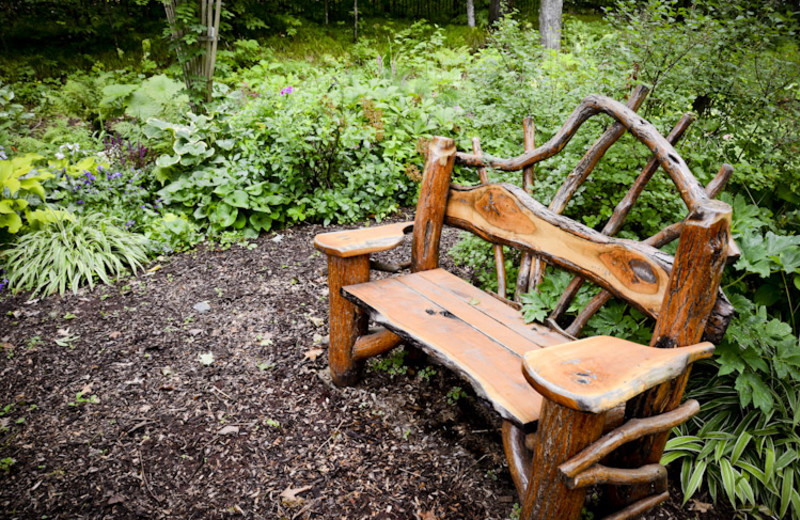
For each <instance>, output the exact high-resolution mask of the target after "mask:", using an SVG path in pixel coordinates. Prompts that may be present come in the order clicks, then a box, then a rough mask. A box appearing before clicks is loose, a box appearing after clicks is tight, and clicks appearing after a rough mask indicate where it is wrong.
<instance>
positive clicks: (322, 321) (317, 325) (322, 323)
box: [308, 316, 325, 327]
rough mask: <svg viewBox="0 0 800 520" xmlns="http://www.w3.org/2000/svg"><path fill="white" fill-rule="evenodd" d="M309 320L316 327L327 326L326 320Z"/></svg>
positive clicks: (318, 318) (317, 318)
mask: <svg viewBox="0 0 800 520" xmlns="http://www.w3.org/2000/svg"><path fill="white" fill-rule="evenodd" d="M308 319H309V320H311V323H313V324H314V326H315V327H322V326H323V325H324V324H325V320H323V319H322V318H320V317H318V316H311V317H310V318H308Z"/></svg>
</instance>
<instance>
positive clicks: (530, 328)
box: [315, 87, 737, 520]
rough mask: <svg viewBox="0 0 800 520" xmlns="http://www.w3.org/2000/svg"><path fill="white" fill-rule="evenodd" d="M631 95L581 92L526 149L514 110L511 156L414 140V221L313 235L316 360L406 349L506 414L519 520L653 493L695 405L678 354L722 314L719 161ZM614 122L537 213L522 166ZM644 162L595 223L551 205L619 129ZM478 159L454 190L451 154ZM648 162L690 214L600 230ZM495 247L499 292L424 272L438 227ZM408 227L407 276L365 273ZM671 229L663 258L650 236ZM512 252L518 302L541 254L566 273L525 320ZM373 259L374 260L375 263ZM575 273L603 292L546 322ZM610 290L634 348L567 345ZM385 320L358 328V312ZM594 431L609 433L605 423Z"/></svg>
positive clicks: (620, 216) (357, 358)
mask: <svg viewBox="0 0 800 520" xmlns="http://www.w3.org/2000/svg"><path fill="white" fill-rule="evenodd" d="M645 95H646V89H644V88H641V87H640V88H637V89H636V90H635V91H634V92H633V93H632V94H631V96H630V99H629V101H628V106H625V105H623V104H621V103H619V102H617V101H614V100H612V99H609V98H606V97H603V96H599V95H591V96H588V97H587V98H585V99H584V100H583V101H582V102H581V103H580V105H579V106H578V107H577V108H576V110H575V111H574V112H573V113H572V115H571V116H570V118H569V119H568V120H567V122H566V123H565V125H564V126H563V127H562V128H561V129H560V130H559V132H558V133H557V134H556V135H555V136H554V137H553V138H552V139H550V141H548V142H547V143H545V144H544V145H542V146H540V147H538V148H536V147H535V146H534V143H533V131H532V124H531V123H530V120H529V119H526V121H525V148H526V150H527V151H526V152H525V153H524V154H523V155H520V156H519V157H516V158H513V159H499V158H494V157H490V156H484V155H482V154H481V151H480V143H479V142H478V141H477V140H473V153H471V154H469V153H459V152H456V149H455V144H454V142H453V140H451V139H448V138H443V137H436V138H434V139H433V140H432V141H431V142H430V144H429V147H428V151H427V156H426V162H425V170H424V174H423V179H422V185H421V191H420V196H419V203H418V206H417V212H416V216H415V220H414V222H413V223H412V222H404V223H398V224H390V225H385V226H377V227H371V228H365V229H359V230H354V231H342V232H335V233H325V234H321V235H318V236H317V237H316V239H315V246H316V247H317V248H318V249H319V250H321V251H323V252H325V253H326V254H327V255H328V281H329V288H330V346H329V352H328V354H329V365H330V371H331V375H332V377H333V380H334V381H335V382H336V383H337V384H339V385H351V384H354V383H356V382H357V380H358V378H359V376H360V370H361V367H362V365H363V362H364V360H366V359H367V358H369V357H372V356H376V355H379V354H382V353H385V352H387V351H389V350H391V349H393V348H394V347H396V346H398V345H399V344H401V343H407V344H410V345H413V346H415V347H417V348H419V349H421V350H422V351H424V352H425V353H427V354H428V355H429V356H430V357H432V358H433V359H435V360H437V361H438V362H440V363H442V364H443V365H445V366H446V367H449V368H450V369H452V370H453V371H455V372H457V373H458V374H460V375H461V376H462V377H464V378H465V379H466V380H468V381H469V382H470V383H471V384H472V387H473V388H474V390H475V392H476V394H477V395H478V396H479V397H481V398H482V399H483V400H485V401H486V402H487V403H488V404H489V405H490V406H491V407H493V408H494V410H496V411H497V413H499V414H500V416H501V417H502V419H503V443H504V449H505V453H506V456H507V459H508V463H509V467H510V470H511V475H512V477H513V479H514V482H515V485H516V487H517V490H518V492H519V494H520V501H521V503H522V514H521V517H520V518H522V519H524V520H528V519H540V520H541V519H559V520H563V519H567V520H569V519H575V518H578V516H579V515H580V511H581V508H582V506H583V502H584V498H585V495H586V487H587V486H590V485H600V484H602V485H605V487H604V490H605V492H604V493H603V496H604V497H605V498H604V504H605V505H606V507H607V508H608V509H609V511H615V512H613V513H611V514H610V516H608V517H607V518H610V519H622V518H632V517H634V516H636V515H638V514H640V513H641V512H643V511H645V510H647V509H649V508H651V507H653V506H655V505H657V504H659V503H660V502H662V501H663V500H665V499H666V498H667V496H668V493H667V487H666V470H665V469H664V468H663V467H662V466H660V465H659V464H658V462H659V460H660V458H661V454H662V452H663V449H664V444H665V442H666V438H667V435H668V432H669V429H670V428H672V427H673V426H675V425H677V424H680V423H682V422H683V421H685V420H687V419H688V418H689V417H691V416H692V415H693V414H694V413H696V412H697V410H698V409H699V405H698V403H697V402H695V401H687V402H686V403H684V404H682V405H681V404H680V402H681V397H682V394H683V389H684V386H685V382H686V378H687V377H688V374H689V365H690V364H691V363H692V362H693V361H695V360H697V359H701V358H705V357H709V356H710V355H711V354H712V352H713V350H714V347H713V345H712V343H709V342H703V343H701V340H703V339H706V340H709V341H712V342H716V341H718V340H719V338H720V337H721V336H722V334H724V331H725V328H726V327H727V323H728V321H729V319H730V317H731V314H732V312H733V310H732V307H731V305H730V304H729V303H728V301H727V299H726V298H725V296H724V295H723V294H722V292H721V291H720V289H719V281H720V277H721V275H722V270H723V267H724V264H725V262H726V260H727V259H729V258H730V257H733V256H735V255H736V254H737V250H736V246H735V244H733V242H731V240H730V232H729V227H730V216H731V210H730V207H729V206H728V205H727V204H725V203H723V202H720V201H716V200H713V198H714V196H715V195H716V194H717V193H718V192H719V191H720V190H721V189H722V187H723V186H724V185H725V182H726V181H727V179H728V177H729V176H730V173H731V168H730V167H729V166H727V165H724V166H723V168H722V169H721V170H720V173H719V174H718V175H717V177H715V178H714V180H712V182H711V183H710V184H709V185H708V186H706V187H705V188H704V187H703V186H701V185H700V183H699V182H698V181H697V180H696V179H695V177H694V176H693V175H692V173H691V172H690V171H689V168H688V167H687V165H686V163H685V162H684V161H683V159H682V158H681V157H680V156H679V155H678V153H677V152H676V151H675V149H674V148H673V146H672V145H673V144H674V143H675V142H676V141H677V140H678V139H679V138H680V136H681V134H682V133H683V132H684V131H685V129H686V127H688V125H689V124H690V123H691V121H692V118H691V116H690V115H687V116H684V118H683V119H681V121H680V122H679V123H678V124H677V125H676V127H675V129H674V130H673V132H671V133H670V135H669V136H668V137H667V138H664V137H663V136H661V135H660V134H659V133H658V131H657V130H656V129H655V127H653V125H651V124H650V123H649V122H647V121H645V120H644V119H642V118H641V117H640V116H639V115H637V114H636V112H635V110H636V109H637V108H638V106H639V105H640V104H641V101H642V100H643V99H644V96H645ZM599 113H605V114H607V115H609V116H611V117H612V118H614V119H615V120H616V122H614V124H613V125H610V126H609V127H608V128H607V129H606V131H605V132H604V134H603V135H602V136H601V137H600V138H599V139H598V140H597V141H596V142H595V144H594V145H593V146H592V147H591V148H590V149H589V150H588V151H587V152H586V154H585V156H584V157H583V159H582V160H581V162H580V163H579V164H578V165H577V166H576V168H575V169H574V170H573V171H572V173H570V175H569V177H568V178H567V181H566V183H565V184H564V186H562V188H561V189H560V190H559V191H558V193H557V194H556V196H555V198H554V200H553V202H551V204H550V207H549V208H546V207H544V206H543V205H541V204H540V203H538V202H537V201H535V200H534V199H532V198H531V197H530V196H529V195H528V193H527V191H526V189H528V188H530V186H531V182H532V178H533V175H532V168H533V165H534V164H535V163H536V162H538V161H541V160H544V159H546V158H548V157H551V156H553V155H555V154H556V153H558V152H559V151H560V150H561V149H562V148H563V147H564V146H565V145H566V143H567V142H568V141H569V139H570V138H571V137H572V136H573V135H574V134H575V132H576V131H577V129H578V128H579V127H580V126H581V124H582V123H583V122H585V121H586V120H587V119H589V118H590V117H592V116H594V115H596V114H599ZM626 130H627V131H629V132H630V133H631V134H632V135H633V136H635V137H636V138H637V139H639V140H640V141H641V142H643V143H644V144H645V145H647V146H648V148H649V149H650V150H651V151H652V153H653V157H652V159H651V160H650V162H649V163H648V164H647V165H646V166H645V168H644V170H643V171H642V173H641V174H640V175H639V176H638V177H637V179H636V180H635V181H634V182H633V185H632V187H631V188H630V190H629V191H628V193H627V194H626V195H625V196H624V197H623V199H622V201H621V202H620V204H619V205H618V206H617V207H616V208H615V210H614V213H613V216H612V218H611V220H610V221H609V223H608V224H607V225H606V227H605V228H604V229H603V231H602V232H598V231H595V230H593V229H590V228H588V227H586V226H583V225H581V224H579V223H577V222H575V221H573V220H571V219H569V218H567V217H565V216H562V215H561V214H560V213H561V211H562V210H563V209H564V208H565V207H566V204H567V202H568V201H569V200H570V198H571V197H572V195H573V194H574V193H575V190H576V189H577V188H578V186H580V184H581V183H582V182H583V181H584V180H585V179H586V178H587V177H588V175H589V173H590V172H591V171H592V169H593V168H594V166H595V165H596V164H597V162H598V161H599V159H600V158H601V157H602V155H603V154H604V153H605V151H606V150H608V148H609V147H610V146H611V144H613V143H614V142H615V141H616V140H617V139H619V137H620V136H622V135H623V134H624V133H625V131H626ZM456 162H457V163H459V164H461V165H465V166H471V167H475V168H478V172H479V175H480V177H481V181H482V185H480V186H475V187H464V186H457V185H451V184H450V181H451V174H452V171H453V167H454V164H455V163H456ZM659 166H661V167H662V168H663V170H664V171H665V172H666V173H667V174H668V175H669V177H670V178H671V179H672V181H673V182H674V183H675V185H676V186H677V188H678V191H679V193H680V196H681V198H682V199H683V201H684V202H685V204H686V206H687V208H688V216H686V218H685V219H683V220H682V221H680V222H678V223H676V224H674V225H672V226H669V227H667V228H666V229H664V230H663V231H662V232H660V233H658V234H657V235H655V236H653V237H650V238H649V239H647V240H645V241H643V242H636V241H631V240H623V239H618V238H615V237H613V236H612V235H614V234H616V232H617V231H618V230H619V228H620V227H621V225H622V222H623V221H624V219H625V216H626V215H627V214H628V212H629V211H630V208H631V206H632V205H633V203H634V202H635V201H636V198H637V197H638V196H639V194H640V193H641V192H642V190H643V189H644V187H645V185H646V184H647V182H648V180H649V179H650V178H651V177H652V176H653V174H654V173H655V172H656V171H657V169H658V167H659ZM486 167H492V168H495V169H499V170H505V171H518V170H522V171H523V188H519V187H517V186H514V185H511V184H489V183H488V179H487V176H486V172H485V168H486ZM445 223H447V224H448V225H451V226H455V227H457V228H461V229H465V230H468V231H471V232H473V233H475V234H476V235H478V236H480V237H482V238H484V239H486V240H488V241H490V242H492V243H494V244H497V245H498V246H497V247H496V248H495V254H496V257H497V265H498V268H499V269H498V279H499V282H500V283H499V285H500V290H499V294H497V295H495V294H489V293H486V292H484V291H482V290H480V289H478V288H476V287H474V286H472V285H471V284H469V283H468V282H466V281H464V280H462V279H460V278H458V277H456V276H454V275H453V274H451V273H449V272H447V271H445V270H443V269H441V268H439V262H438V259H439V240H440V235H441V230H442V226H443V224H445ZM409 233H411V235H412V236H411V239H412V254H411V256H412V258H411V264H410V267H411V269H410V271H411V272H410V273H409V274H402V275H399V276H395V277H391V278H385V279H381V280H375V281H370V254H371V253H376V252H380V251H387V250H390V249H392V248H395V247H397V246H398V245H400V244H401V243H402V242H403V241H404V239H405V236H406V234H409ZM678 237H680V240H679V243H678V248H677V252H676V254H675V256H674V258H673V257H672V256H670V255H668V254H666V253H664V252H662V251H661V250H659V249H658V248H659V247H661V246H663V245H665V244H666V243H668V242H670V241H672V240H675V239H677V238H678ZM502 245H506V246H512V247H514V248H517V249H519V250H520V251H522V261H521V267H520V275H519V277H518V279H517V284H516V295H517V297H518V296H519V295H520V294H521V293H523V292H526V291H528V290H535V287H536V285H537V283H538V282H539V281H540V279H541V275H542V273H543V272H544V268H543V266H544V263H546V264H548V265H551V266H554V267H558V268H561V269H564V270H568V271H570V272H572V273H573V274H574V275H575V278H574V279H573V280H572V283H570V284H569V286H568V287H567V289H566V291H565V293H564V295H563V296H562V298H561V300H560V301H559V302H558V305H557V306H556V308H555V309H554V311H553V314H551V316H550V317H549V318H548V319H547V320H545V321H546V323H533V324H526V323H525V322H524V320H523V319H522V317H521V315H520V312H519V311H518V308H519V306H518V304H516V303H515V302H514V301H513V300H507V299H506V298H505V297H506V296H507V294H506V287H505V285H506V284H505V272H504V269H503V268H502V266H503V265H504V261H503V258H502V248H501V247H499V246H502ZM373 265H374V264H373ZM584 281H590V282H592V283H594V284H596V285H598V286H599V287H600V288H601V289H602V291H601V292H600V293H599V294H598V295H597V296H595V297H594V299H593V300H592V301H591V303H590V304H589V305H587V306H586V308H584V309H583V310H582V311H581V313H580V314H579V315H578V316H577V318H575V320H574V321H573V323H572V324H570V325H569V326H566V327H562V326H561V325H560V323H561V320H562V318H563V317H564V313H565V310H566V309H567V308H568V307H569V306H570V304H571V302H572V301H573V299H574V297H575V295H576V293H577V291H578V289H579V288H580V286H581V284H582V283H583V282H584ZM611 297H616V298H619V299H621V300H623V301H625V302H626V303H628V304H630V305H632V306H633V307H635V308H636V309H638V310H639V311H641V312H643V313H644V314H646V315H648V316H650V317H651V318H653V319H654V320H655V326H654V334H653V338H652V340H651V342H650V345H649V346H642V345H638V344H635V343H631V342H629V341H624V340H621V339H617V338H613V337H609V336H597V337H590V338H585V339H580V340H577V339H576V336H577V335H578V334H579V333H580V330H581V329H582V328H583V325H585V323H586V321H588V319H589V318H590V317H591V315H592V314H594V313H595V312H596V311H597V309H599V308H600V307H601V306H602V305H603V304H604V303H605V302H607V301H608V300H609V299H610V298H611ZM370 319H371V320H373V321H374V322H376V323H378V324H380V325H382V326H383V329H380V330H379V331H378V332H374V333H372V334H369V333H368V328H367V325H368V321H369V320H370ZM604 432H607V433H605V434H604Z"/></svg>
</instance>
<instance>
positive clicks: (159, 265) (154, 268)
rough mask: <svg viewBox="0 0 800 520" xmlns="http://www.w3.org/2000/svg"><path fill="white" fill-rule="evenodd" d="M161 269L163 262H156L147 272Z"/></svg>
mask: <svg viewBox="0 0 800 520" xmlns="http://www.w3.org/2000/svg"><path fill="white" fill-rule="evenodd" d="M159 269H161V264H156V265H154V266H153V267H151V268H150V269H148V270H147V272H148V273H155V272H156V271H158V270H159Z"/></svg>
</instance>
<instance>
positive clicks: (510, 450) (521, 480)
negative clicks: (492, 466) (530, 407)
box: [503, 421, 532, 500]
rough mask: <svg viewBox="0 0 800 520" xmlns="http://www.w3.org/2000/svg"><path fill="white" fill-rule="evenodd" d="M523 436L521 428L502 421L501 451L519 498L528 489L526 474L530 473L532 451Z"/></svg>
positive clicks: (522, 496)
mask: <svg viewBox="0 0 800 520" xmlns="http://www.w3.org/2000/svg"><path fill="white" fill-rule="evenodd" d="M525 438H526V435H525V432H524V431H522V429H521V428H519V427H518V426H516V425H515V424H514V423H512V422H511V421H503V451H504V452H505V454H506V460H507V461H508V470H509V472H510V473H511V480H513V481H514V485H515V486H516V487H517V495H519V497H520V500H523V498H524V496H525V490H526V489H528V476H529V475H530V473H531V456H532V452H531V450H529V449H528V448H527V446H526V445H525Z"/></svg>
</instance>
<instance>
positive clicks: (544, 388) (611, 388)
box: [523, 336, 714, 413]
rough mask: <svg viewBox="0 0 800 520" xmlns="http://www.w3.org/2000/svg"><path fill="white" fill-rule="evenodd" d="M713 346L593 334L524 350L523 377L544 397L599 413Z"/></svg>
mask: <svg viewBox="0 0 800 520" xmlns="http://www.w3.org/2000/svg"><path fill="white" fill-rule="evenodd" d="M713 353H714V345H712V344H711V343H708V342H705V343H698V344H697V345H691V346H688V347H680V348H653V347H647V346H644V345H639V344H638V343H633V342H630V341H626V340H624V339H619V338H614V337H611V336H594V337H591V338H586V339H581V340H578V341H573V342H571V343H567V344H565V345H558V346H556V347H553V348H549V349H546V350H539V351H536V352H527V353H526V354H525V355H524V356H523V359H524V360H525V361H524V365H523V367H524V372H525V377H526V379H528V381H529V382H530V383H531V384H532V385H533V386H534V387H535V388H536V390H538V391H539V392H540V393H541V394H542V395H543V396H544V397H546V398H547V399H550V400H551V401H554V402H556V403H558V404H560V405H563V406H567V407H569V408H572V409H574V410H580V411H583V412H591V413H602V412H606V411H608V410H611V409H612V408H614V407H616V406H619V405H621V404H624V403H625V402H626V401H627V400H628V399H630V398H632V397H634V396H636V395H638V394H640V393H642V392H644V391H645V390H648V389H650V388H653V387H654V386H656V385H659V384H661V383H664V382H666V381H669V380H671V379H674V378H676V377H678V376H680V375H681V374H683V373H684V372H686V368H687V367H688V366H689V365H690V364H691V363H693V362H694V361H697V360H698V359H704V358H708V357H711V355H712V354H713Z"/></svg>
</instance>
